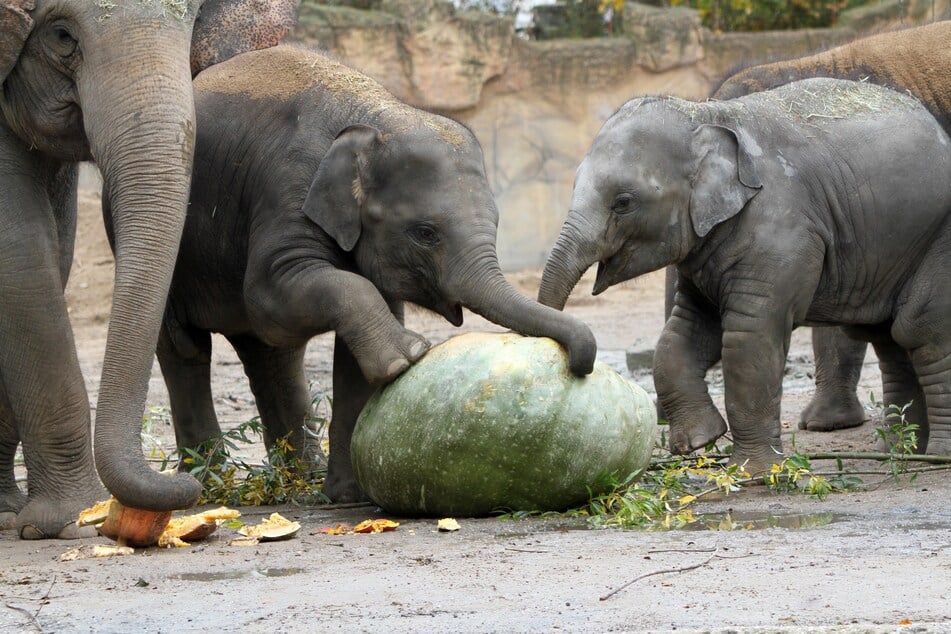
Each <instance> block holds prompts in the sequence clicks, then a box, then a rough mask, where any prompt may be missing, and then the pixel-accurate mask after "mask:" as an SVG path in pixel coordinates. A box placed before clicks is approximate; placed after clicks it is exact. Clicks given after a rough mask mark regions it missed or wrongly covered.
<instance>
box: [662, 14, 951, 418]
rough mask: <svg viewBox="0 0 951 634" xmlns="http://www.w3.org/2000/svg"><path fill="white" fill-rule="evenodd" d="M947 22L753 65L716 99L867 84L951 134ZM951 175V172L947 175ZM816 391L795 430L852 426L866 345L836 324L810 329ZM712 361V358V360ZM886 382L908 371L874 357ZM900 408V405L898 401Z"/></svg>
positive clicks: (671, 273)
mask: <svg viewBox="0 0 951 634" xmlns="http://www.w3.org/2000/svg"><path fill="white" fill-rule="evenodd" d="M949 42H951V21H943V22H937V23H934V24H928V25H926V26H919V27H914V28H909V29H904V30H901V31H893V32H889V33H881V34H878V35H873V36H870V37H866V38H862V39H859V40H855V41H854V42H851V43H849V44H845V45H843V46H839V47H836V48H833V49H830V50H828V51H824V52H822V53H819V54H816V55H811V56H808V57H802V58H797V59H792V60H787V61H781V62H774V63H771V64H762V65H758V66H751V67H749V68H746V69H744V70H742V71H739V72H737V73H735V74H733V75H731V76H730V77H728V78H727V79H726V80H725V81H723V83H721V84H720V86H719V87H717V89H716V90H715V91H714V93H713V98H714V99H733V98H736V97H742V96H744V95H748V94H751V93H754V92H760V91H763V90H769V89H771V88H776V87H777V86H781V85H783V84H788V83H789V82H792V81H796V80H800V79H807V78H810V77H834V78H839V79H852V80H856V81H868V82H872V83H874V84H879V85H882V86H887V87H889V88H893V89H896V90H903V91H908V92H910V93H911V94H913V95H914V96H915V97H917V98H918V99H919V100H920V101H921V102H922V103H923V104H924V105H925V107H926V108H928V110H929V111H930V112H931V114H932V115H934V117H935V118H936V119H937V120H938V122H939V123H940V124H941V126H942V127H943V128H944V129H945V131H946V132H948V133H949V134H951V46H949V45H948V43H949ZM949 177H951V176H949ZM676 279H677V272H676V269H675V268H674V267H670V268H668V269H667V302H666V315H667V316H668V317H669V316H670V311H671V309H672V307H673V300H674V292H675V289H676ZM812 347H813V352H814V355H815V361H816V392H815V394H814V396H813V398H812V401H811V402H810V403H809V405H807V406H806V408H805V409H804V410H803V411H802V414H801V417H800V421H799V427H800V429H809V430H811V431H832V430H836V429H845V428H848V427H855V426H857V425H860V424H862V422H864V420H865V418H866V415H865V410H864V408H863V407H862V404H861V403H860V402H859V399H858V397H857V396H856V393H855V391H856V387H857V386H858V382H859V377H860V375H861V371H862V363H863V360H864V359H865V351H866V347H867V344H866V343H865V342H864V341H860V340H856V339H851V338H849V337H847V336H846V335H845V334H844V333H843V332H842V331H841V330H840V329H839V328H815V329H813V332H812ZM717 360H718V359H712V361H713V362H714V363H715V362H716V361H717ZM879 363H880V366H881V369H882V375H883V377H884V379H885V381H886V382H888V381H889V380H891V377H895V376H898V375H901V374H902V373H904V372H905V371H906V368H903V367H894V366H893V365H892V364H890V363H889V362H888V361H887V360H885V361H880V362H879ZM897 405H904V403H897Z"/></svg>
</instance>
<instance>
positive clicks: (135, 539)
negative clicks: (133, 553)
mask: <svg viewBox="0 0 951 634" xmlns="http://www.w3.org/2000/svg"><path fill="white" fill-rule="evenodd" d="M170 519H172V512H171V511H146V510H143V509H136V508H132V507H129V506H123V505H122V504H120V503H119V502H118V501H113V502H112V504H111V505H110V507H109V514H108V515H107V516H106V521H104V522H103V523H102V524H100V525H99V532H100V533H101V534H102V535H105V536H106V537H108V538H109V539H114V540H115V541H116V543H117V544H119V545H120V546H132V547H133V548H142V547H145V546H154V545H155V544H157V543H158V539H159V536H160V535H161V534H162V532H163V531H164V530H165V527H166V526H168V522H169V520H170Z"/></svg>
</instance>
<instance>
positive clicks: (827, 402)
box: [799, 328, 868, 431]
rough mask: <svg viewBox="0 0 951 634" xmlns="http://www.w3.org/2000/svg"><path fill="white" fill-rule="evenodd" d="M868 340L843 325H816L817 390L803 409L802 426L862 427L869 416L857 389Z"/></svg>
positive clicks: (820, 428) (816, 428) (818, 428)
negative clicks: (851, 333)
mask: <svg viewBox="0 0 951 634" xmlns="http://www.w3.org/2000/svg"><path fill="white" fill-rule="evenodd" d="M867 347H868V345H867V344H866V342H864V341H858V340H856V339H851V338H849V337H847V336H846V335H845V334H844V333H843V332H842V331H841V329H839V328H814V329H813V330H812V351H813V355H814V357H815V360H816V392H815V394H814V395H813V397H812V400H811V401H810V402H809V404H808V405H807V406H806V408H805V409H804V410H803V411H802V414H801V415H800V419H799V429H808V430H809V431H834V430H836V429H848V428H849V427H858V426H859V425H861V424H862V423H864V422H865V421H866V420H868V416H866V412H865V409H864V408H863V407H862V404H861V403H860V402H859V399H858V396H856V394H855V391H856V389H857V388H858V384H859V377H860V376H861V374H862V363H863V362H864V360H865V350H866V348H867Z"/></svg>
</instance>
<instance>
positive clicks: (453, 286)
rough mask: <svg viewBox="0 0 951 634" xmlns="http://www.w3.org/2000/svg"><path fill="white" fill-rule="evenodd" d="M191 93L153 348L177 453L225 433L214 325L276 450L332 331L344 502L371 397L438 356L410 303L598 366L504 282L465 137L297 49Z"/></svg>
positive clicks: (489, 212) (296, 422)
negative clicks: (538, 340)
mask: <svg viewBox="0 0 951 634" xmlns="http://www.w3.org/2000/svg"><path fill="white" fill-rule="evenodd" d="M194 86H195V103H196V109H197V116H198V119H197V130H198V137H197V141H196V150H195V168H194V174H193V179H192V191H191V203H190V206H189V210H188V218H187V221H186V225H185V232H184V237H183V239H182V245H181V251H180V253H179V256H178V261H177V264H176V268H175V274H174V278H173V280H172V286H171V292H170V295H169V299H168V304H167V307H166V312H165V320H164V328H163V333H162V336H161V338H160V340H159V344H158V358H159V361H160V363H161V366H162V372H163V374H164V377H165V381H166V384H167V385H168V389H169V395H170V398H171V406H172V417H173V420H174V424H175V433H176V440H177V443H178V445H179V447H197V446H199V445H200V444H201V443H202V442H204V441H207V440H209V439H212V438H214V437H216V436H217V435H218V434H220V429H219V426H218V422H217V419H216V417H215V411H214V407H213V405H212V395H211V386H210V378H209V377H210V359H211V334H210V333H212V332H219V333H223V334H224V335H225V336H226V337H227V338H228V340H229V341H230V343H231V344H232V345H233V346H234V348H235V350H236V351H237V353H238V356H239V357H240V359H241V361H242V363H243V365H244V368H245V372H246V373H247V375H248V378H249V380H250V384H251V389H252V391H253V393H254V396H255V399H256V401H257V406H258V410H259V412H260V414H261V420H262V423H263V424H264V427H265V430H266V435H265V440H266V442H268V443H269V444H270V443H273V442H274V440H275V439H277V438H279V437H281V436H284V435H286V434H290V435H291V444H292V445H294V446H295V447H298V448H301V447H304V448H305V450H306V447H307V446H308V443H309V442H312V441H309V440H308V434H307V433H306V431H305V430H304V428H303V426H304V424H305V421H306V420H307V419H308V415H309V414H310V413H311V404H310V394H309V390H308V386H307V381H306V380H305V378H304V373H303V356H304V348H305V345H306V344H307V342H308V340H309V339H310V338H311V337H313V336H314V335H317V334H320V333H324V332H329V331H334V333H335V336H336V340H335V352H334V363H333V396H334V400H333V410H334V411H333V421H332V424H331V426H330V446H331V452H330V464H329V467H328V475H327V480H326V483H325V486H324V491H325V493H327V494H328V495H329V496H330V497H331V498H332V499H334V500H337V501H350V500H356V499H361V498H362V496H363V494H362V492H361V491H360V490H359V487H358V485H357V484H356V482H355V480H354V478H353V474H352V471H351V465H350V436H351V433H352V431H353V426H354V424H355V422H356V418H357V415H358V414H359V413H360V410H361V409H362V407H363V405H364V403H365V401H366V399H367V398H368V397H369V395H370V393H371V390H372V386H374V385H378V384H381V383H385V382H387V381H390V380H391V379H393V378H395V377H396V376H397V375H399V374H400V373H401V372H403V371H404V370H405V369H406V368H407V367H409V365H410V364H411V363H413V362H414V361H416V360H417V359H419V358H420V357H421V356H422V355H423V354H424V353H425V352H426V350H427V349H428V348H429V342H427V341H426V340H425V339H424V338H423V337H422V336H420V335H419V334H417V333H415V332H412V331H410V330H407V329H406V328H405V327H404V326H403V323H402V313H403V302H412V303H414V304H417V305H419V306H422V307H425V308H428V309H430V310H432V311H434V312H436V313H438V314H440V315H442V316H444V317H445V318H446V319H447V320H449V321H450V322H452V323H453V324H455V325H457V326H458V325H460V324H462V319H463V314H462V308H463V306H465V307H468V308H470V309H472V310H473V311H475V312H477V313H479V314H481V315H483V316H484V317H486V318H488V319H489V320H491V321H493V322H495V323H498V324H500V325H502V326H505V327H507V328H511V329H513V330H516V331H518V332H520V333H523V334H526V335H536V336H548V337H551V338H553V339H555V340H557V341H559V342H561V343H562V344H563V345H564V346H565V347H566V348H567V351H568V357H569V367H570V369H571V370H572V371H573V372H574V373H576V374H578V375H585V374H587V373H589V372H590V371H591V370H592V367H593V364H594V357H595V353H596V344H595V340H594V336H593V335H592V333H591V331H590V329H589V328H588V327H587V326H585V325H584V324H583V323H581V322H579V321H578V320H576V319H575V318H573V317H570V316H569V315H566V314H564V313H562V312H559V311H557V310H553V309H551V308H549V307H547V306H542V305H540V304H538V303H536V302H535V301H533V300H532V299H530V298H528V297H525V296H524V295H521V294H520V293H518V292H517V291H516V290H515V289H514V288H513V287H512V286H511V285H509V283H508V282H507V281H506V280H505V278H504V277H503V275H502V273H501V271H500V269H499V264H498V258H497V255H496V248H495V240H496V228H497V223H498V210H497V208H496V206H495V202H494V200H493V197H492V193H491V191H490V189H489V184H488V181H487V180H486V175H485V170H484V164H483V157H482V151H481V148H480V146H479V144H478V142H477V141H476V139H475V138H474V137H473V135H472V133H471V132H470V131H469V130H467V129H466V128H465V127H463V126H461V125H460V124H458V123H456V122H454V121H451V120H449V119H446V118H443V117H439V116H436V115H432V114H429V113H426V112H423V111H421V110H417V109H415V108H411V107H409V106H407V105H405V104H403V103H401V102H400V101H398V100H397V99H395V98H394V97H393V96H392V95H390V94H389V93H388V92H386V91H385V90H384V89H383V88H382V87H381V86H380V85H379V84H377V83H376V82H374V81H373V80H371V79H370V78H368V77H366V76H364V75H362V74H360V73H357V72H355V71H353V70H351V69H350V68H347V67H345V66H342V65H340V64H338V63H336V62H334V61H332V60H330V59H328V58H327V57H324V56H322V55H320V54H317V53H314V52H311V51H307V50H305V49H300V48H294V47H288V46H281V47H276V48H272V49H268V50H266V51H259V52H258V53H254V54H250V53H249V54H245V55H239V56H237V57H235V58H233V59H232V60H230V61H228V62H225V63H222V64H219V65H217V66H214V67H212V68H211V69H209V70H208V71H206V72H203V73H201V74H200V75H199V76H198V77H197V78H196V79H195V83H194ZM106 208H107V211H106V216H107V221H108V220H109V217H108V216H109V213H108V205H106Z"/></svg>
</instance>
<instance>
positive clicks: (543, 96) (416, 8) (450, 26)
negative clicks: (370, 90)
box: [289, 0, 951, 271]
mask: <svg viewBox="0 0 951 634" xmlns="http://www.w3.org/2000/svg"><path fill="white" fill-rule="evenodd" d="M949 3H951V0H936V1H935V4H934V6H935V17H936V18H937V19H947V18H951V4H949ZM932 6H933V5H932V3H931V1H930V0H910V1H908V0H905V1H904V2H903V7H904V8H903V11H905V15H906V17H905V19H904V24H906V25H909V24H921V23H925V22H930V21H931V7H932ZM897 16H898V5H897V0H886V1H884V2H881V3H873V4H871V5H869V7H867V8H863V9H859V10H853V11H849V12H846V13H845V14H843V16H842V18H841V20H840V25H839V26H837V27H836V28H831V29H812V30H807V31H789V32H771V33H724V34H714V33H711V32H710V31H708V30H706V29H705V28H703V27H702V26H701V24H700V20H699V17H698V16H697V14H696V13H695V12H694V11H691V10H687V9H667V10H662V9H656V8H653V7H649V6H646V5H639V4H635V3H630V2H629V3H628V4H627V6H626V7H625V15H624V25H625V33H624V34H623V35H622V36H620V37H613V38H598V39H589V40H552V41H545V42H541V41H539V42H536V41H526V40H523V39H520V38H518V37H516V36H515V33H514V28H513V24H512V21H511V20H510V19H507V18H504V17H500V16H494V15H490V14H484V13H478V12H456V11H454V10H453V7H452V5H451V4H450V3H449V2H447V1H444V0H384V2H383V4H382V10H380V11H357V10H352V9H344V8H331V7H327V6H325V5H318V4H315V3H308V2H307V0H305V1H304V3H303V6H302V8H301V19H300V24H299V26H298V28H297V30H296V31H295V32H294V33H293V34H292V35H291V37H290V38H289V39H291V40H294V41H299V42H304V43H306V44H308V45H312V46H318V47H320V48H324V49H326V50H328V51H330V52H331V53H333V54H334V55H336V56H338V57H340V58H341V59H343V60H344V61H345V62H347V63H348V64H350V65H352V66H353V67H355V68H358V69H360V70H362V71H363V72H366V73H367V74H368V75H370V76H372V77H374V78H376V79H377V80H379V81H380V82H381V83H383V84H384V85H385V86H386V87H387V88H388V89H389V90H391V91H392V92H393V93H394V94H396V95H397V96H399V97H400V98H401V99H403V100H405V101H407V102H408V103H411V104H413V105H415V106H418V107H421V108H426V109H429V110H433V111H436V112H441V113H443V114H446V115H448V116H451V117H453V118H455V119H458V120H459V121H462V122H463V123H465V124H467V125H468V126H469V127H470V128H472V130H473V131H474V132H475V134H476V136H477V137H478V139H479V141H480V142H481V143H482V145H483V148H484V150H485V157H486V169H487V172H488V175H489V181H490V183H491V186H492V188H493V191H494V193H495V196H496V199H497V201H498V205H499V209H500V214H501V217H500V224H499V240H498V246H499V259H500V261H501V263H502V266H503V268H504V269H506V270H510V271H511V270H518V269H524V268H532V267H538V266H541V265H542V264H543V263H544V262H545V259H546V258H547V254H548V250H549V248H550V247H551V245H552V244H553V243H554V240H555V237H556V236H557V234H558V231H559V229H560V227H561V223H562V221H563V220H564V217H565V215H566V213H567V210H568V204H569V200H570V196H571V188H572V182H573V179H574V172H575V168H576V167H577V166H578V163H579V162H580V161H581V158H582V157H583V156H584V154H585V152H586V150H587V148H588V146H589V145H590V143H591V140H592V139H593V138H594V136H595V134H596V133H597V131H598V129H599V128H600V127H601V125H602V123H603V122H604V120H605V119H607V118H608V117H609V116H610V115H611V114H612V113H613V112H614V111H615V110H616V109H617V108H618V107H619V106H620V105H621V104H623V103H624V102H625V101H627V100H628V99H630V98H632V97H634V96H637V95H645V94H673V95H677V96H680V97H685V98H692V99H701V98H704V97H706V96H707V95H708V94H709V93H710V90H711V88H712V87H713V86H714V85H715V83H716V82H718V81H719V79H720V78H721V77H722V76H724V75H725V74H726V73H728V72H729V71H730V69H733V68H736V67H737V66H738V65H741V64H743V65H745V64H750V63H756V62H759V61H769V60H774V59H782V58H791V57H796V56H800V55H804V54H808V53H811V52H814V51H818V50H821V49H823V48H828V47H831V46H835V45H838V44H841V43H844V42H847V41H849V40H851V39H854V38H856V37H860V36H862V35H865V34H867V33H870V32H873V31H876V30H882V29H885V28H891V27H894V26H897V25H898V17H897Z"/></svg>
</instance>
